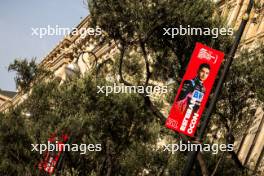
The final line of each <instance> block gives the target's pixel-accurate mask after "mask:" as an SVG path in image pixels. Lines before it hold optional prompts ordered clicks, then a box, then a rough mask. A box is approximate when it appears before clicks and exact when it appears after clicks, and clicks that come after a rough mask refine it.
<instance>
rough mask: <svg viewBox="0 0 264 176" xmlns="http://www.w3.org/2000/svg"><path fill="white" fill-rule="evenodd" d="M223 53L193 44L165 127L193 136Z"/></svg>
mask: <svg viewBox="0 0 264 176" xmlns="http://www.w3.org/2000/svg"><path fill="white" fill-rule="evenodd" d="M223 58H224V53H222V52H220V51H218V50H214V49H212V48H209V47H207V46H205V45H203V44H201V43H196V46H195V49H194V51H193V54H192V57H191V59H190V61H189V64H188V67H187V71H186V73H185V75H184V77H183V80H182V82H181V85H180V87H179V89H178V92H177V95H176V98H175V100H174V103H173V105H172V108H171V111H170V114H169V117H168V119H167V121H166V127H167V128H170V129H173V130H175V131H178V132H180V133H183V134H185V135H187V136H191V137H193V136H194V134H195V131H196V128H197V125H198V124H199V121H200V118H201V115H202V113H203V110H204V107H205V104H206V102H207V99H208V97H209V95H210V92H211V89H212V86H213V84H214V81H215V78H216V75H217V73H218V70H219V68H220V65H221V63H222V61H223Z"/></svg>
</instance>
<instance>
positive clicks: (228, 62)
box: [182, 0, 254, 176]
mask: <svg viewBox="0 0 264 176" xmlns="http://www.w3.org/2000/svg"><path fill="white" fill-rule="evenodd" d="M253 4H254V0H250V2H249V4H248V7H247V10H246V12H245V14H244V15H243V17H242V21H241V23H240V26H239V29H238V31H237V34H236V37H235V40H234V43H233V45H232V48H231V50H230V52H229V54H228V55H227V58H226V63H225V65H224V68H223V71H222V73H221V75H220V78H219V81H218V83H217V85H216V89H215V93H214V95H213V97H212V99H211V101H210V104H209V107H208V109H207V111H206V113H205V115H204V118H205V122H204V123H203V124H202V126H201V128H200V132H199V134H198V140H199V141H201V140H202V139H203V136H204V134H205V131H206V128H207V126H208V124H209V121H210V116H211V115H212V112H213V109H214V107H215V104H216V102H217V98H218V96H219V94H220V91H221V88H222V86H223V83H224V81H225V79H226V75H227V73H228V71H229V68H230V66H231V64H232V62H233V59H234V56H235V53H236V50H237V48H238V45H239V43H240V40H241V37H242V34H243V32H244V29H245V27H246V25H247V22H248V19H249V15H250V12H251V9H252V7H253ZM198 152H199V151H189V153H188V156H187V162H186V164H185V167H184V169H183V172H182V176H189V175H190V174H191V171H192V168H193V165H194V162H195V160H196V157H197V154H198Z"/></svg>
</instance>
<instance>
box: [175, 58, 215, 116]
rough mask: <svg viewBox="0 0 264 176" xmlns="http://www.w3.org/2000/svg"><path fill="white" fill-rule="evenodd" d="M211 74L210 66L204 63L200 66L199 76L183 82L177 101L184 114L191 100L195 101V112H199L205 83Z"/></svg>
mask: <svg viewBox="0 0 264 176" xmlns="http://www.w3.org/2000/svg"><path fill="white" fill-rule="evenodd" d="M209 74H210V65H209V64H207V63H202V64H201V65H200V66H199V69H198V72H197V76H196V77H195V78H193V79H191V80H185V81H184V82H183V86H182V90H181V92H180V94H179V96H178V98H177V100H176V104H177V107H178V108H179V111H180V112H181V113H182V114H184V113H185V112H186V110H187V108H188V106H189V104H190V102H191V100H193V101H195V105H194V107H193V112H197V111H198V109H199V108H200V104H201V101H202V99H203V96H204V94H205V87H204V85H203V82H204V81H205V80H206V79H207V78H208V76H209Z"/></svg>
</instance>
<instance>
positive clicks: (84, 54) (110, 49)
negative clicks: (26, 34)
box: [0, 0, 264, 173]
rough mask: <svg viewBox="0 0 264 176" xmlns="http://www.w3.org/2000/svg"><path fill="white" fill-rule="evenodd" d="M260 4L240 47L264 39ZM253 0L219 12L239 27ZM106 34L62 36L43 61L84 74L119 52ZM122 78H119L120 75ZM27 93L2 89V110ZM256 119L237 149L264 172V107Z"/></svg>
mask: <svg viewBox="0 0 264 176" xmlns="http://www.w3.org/2000/svg"><path fill="white" fill-rule="evenodd" d="M258 2H259V3H258V5H257V8H256V9H254V10H253V11H252V13H251V14H250V20H249V22H248V24H247V26H246V29H245V31H244V34H243V37H242V41H241V44H240V49H242V48H251V49H254V47H255V46H256V45H257V44H258V43H259V42H262V41H264V13H263V12H264V11H263V7H264V5H263V3H264V1H263V0H262V1H258ZM248 3H249V0H218V1H217V2H216V5H217V6H218V13H219V14H221V16H223V17H224V18H225V19H226V23H227V25H228V26H231V27H233V28H234V29H237V28H238V26H239V24H240V22H241V19H242V16H243V14H244V12H245V10H246V8H247V5H248ZM89 24H90V22H89V17H86V18H85V19H83V20H82V21H81V22H80V24H79V25H78V26H77V28H78V29H81V28H88V27H89ZM103 40H104V34H102V35H101V36H87V37H85V38H81V37H80V35H69V36H67V37H65V38H64V39H63V40H61V41H60V42H59V43H58V45H57V46H56V47H55V48H53V49H52V51H51V52H50V53H48V55H47V56H45V57H44V58H43V60H42V61H41V63H40V64H41V65H42V66H44V67H45V68H48V69H49V70H51V71H53V72H54V74H55V76H56V77H58V78H60V79H61V82H64V81H65V80H66V79H68V78H69V77H70V76H71V75H72V74H74V73H75V72H76V71H78V72H80V73H81V74H84V73H85V72H86V71H89V69H92V68H93V67H94V66H95V64H96V63H97V62H99V63H100V62H101V63H102V62H104V61H106V60H108V59H112V60H114V58H113V56H114V55H115V54H116V53H117V52H118V49H117V48H116V47H117V46H116V44H115V43H114V42H113V41H110V42H108V43H103V44H102V41H103ZM116 79H118V78H116ZM26 97H27V95H19V94H17V95H16V96H14V97H13V96H12V97H8V96H5V95H3V94H2V92H0V112H4V111H7V109H8V107H10V106H12V105H13V106H15V105H17V104H19V103H21V102H22V101H23V100H24V99H25V98H26ZM255 115H256V119H255V121H254V123H253V124H252V125H251V126H249V128H248V130H247V131H246V133H245V135H244V136H243V137H241V139H239V141H237V145H238V149H237V153H238V156H239V159H240V160H241V161H242V163H243V164H244V165H246V166H248V167H249V168H250V169H251V170H252V172H254V173H257V172H260V173H261V172H262V173H264V172H263V168H264V167H263V165H264V159H263V156H264V113H263V109H262V108H261V107H259V108H257V111H256V114H255Z"/></svg>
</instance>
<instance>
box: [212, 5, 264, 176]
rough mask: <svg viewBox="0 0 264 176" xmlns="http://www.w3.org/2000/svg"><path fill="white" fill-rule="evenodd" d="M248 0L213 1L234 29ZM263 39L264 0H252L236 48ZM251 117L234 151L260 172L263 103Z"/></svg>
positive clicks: (263, 165)
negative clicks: (242, 32)
mask: <svg viewBox="0 0 264 176" xmlns="http://www.w3.org/2000/svg"><path fill="white" fill-rule="evenodd" d="M249 1H250V0H220V1H217V6H218V7H219V12H218V13H220V14H221V16H223V17H224V18H225V19H226V22H227V25H228V26H231V27H233V28H234V29H238V27H239V24H240V22H241V19H242V17H243V15H244V12H245V11H246V9H247V6H248V4H249ZM262 42H264V1H263V0H255V5H254V8H253V9H252V11H251V14H250V19H249V22H248V24H247V26H246V28H245V31H244V34H243V36H242V41H241V43H240V49H243V48H249V49H250V50H254V48H255V47H256V46H257V45H259V44H260V43H262ZM255 117H256V118H255V119H254V121H253V123H252V124H250V125H249V126H248V129H246V130H245V134H244V136H242V137H241V138H240V139H239V140H238V141H237V145H238V148H237V151H236V152H237V153H238V157H239V159H240V161H241V162H242V164H243V165H245V166H246V167H248V168H249V169H250V170H251V172H252V173H253V174H254V175H256V174H259V175H263V174H264V111H263V105H257V107H256V113H255Z"/></svg>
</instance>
